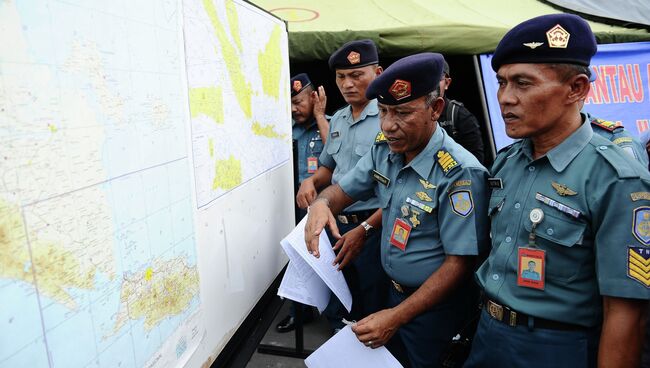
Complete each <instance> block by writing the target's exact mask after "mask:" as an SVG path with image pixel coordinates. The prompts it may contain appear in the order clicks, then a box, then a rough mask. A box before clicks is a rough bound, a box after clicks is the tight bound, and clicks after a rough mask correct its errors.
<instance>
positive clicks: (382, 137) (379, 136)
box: [375, 132, 388, 143]
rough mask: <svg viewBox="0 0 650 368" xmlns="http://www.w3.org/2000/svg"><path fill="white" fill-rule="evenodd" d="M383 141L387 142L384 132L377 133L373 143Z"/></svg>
mask: <svg viewBox="0 0 650 368" xmlns="http://www.w3.org/2000/svg"><path fill="white" fill-rule="evenodd" d="M384 142H388V139H386V136H385V135H384V132H379V133H377V136H376V137H375V143H384Z"/></svg>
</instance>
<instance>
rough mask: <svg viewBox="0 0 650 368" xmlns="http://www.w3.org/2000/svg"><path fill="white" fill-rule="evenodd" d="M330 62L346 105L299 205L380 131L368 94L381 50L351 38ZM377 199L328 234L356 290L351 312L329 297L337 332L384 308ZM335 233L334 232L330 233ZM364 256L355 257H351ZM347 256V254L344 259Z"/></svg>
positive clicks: (354, 209) (347, 214)
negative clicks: (348, 322)
mask: <svg viewBox="0 0 650 368" xmlns="http://www.w3.org/2000/svg"><path fill="white" fill-rule="evenodd" d="M329 66H330V68H331V69H332V71H334V73H335V75H336V85H337V87H338V88H339V91H340V92H341V94H342V95H343V98H344V99H345V102H347V103H348V105H347V106H345V107H343V108H342V109H340V110H338V111H337V112H336V113H334V115H333V116H332V118H331V119H330V131H329V137H328V139H327V143H325V147H324V149H323V152H322V153H321V155H320V157H319V161H318V166H319V167H318V170H317V171H316V173H315V174H314V175H313V176H311V177H309V178H307V179H306V180H304V181H303V182H302V184H301V186H300V189H299V191H298V195H297V197H296V201H297V203H298V206H299V207H300V208H307V206H308V205H309V204H310V203H311V202H312V201H313V200H314V199H315V198H316V192H317V190H320V189H322V188H325V187H326V186H328V185H330V184H332V183H334V184H336V183H338V181H339V180H340V179H341V178H342V177H343V175H345V174H346V173H347V172H348V171H350V170H352V168H353V167H354V165H355V164H356V163H357V161H359V159H360V158H361V157H362V156H363V155H364V154H366V153H367V152H368V151H369V150H370V148H371V147H372V145H373V143H374V140H375V137H376V136H377V133H379V118H378V110H377V101H376V100H375V99H368V98H366V89H367V88H368V85H369V84H370V83H371V82H372V81H373V80H374V79H375V78H376V77H377V75H379V74H380V73H381V72H382V68H381V66H379V57H378V55H377V48H376V47H375V44H374V43H373V42H372V41H371V40H358V41H351V42H348V43H346V44H344V45H343V46H341V47H340V48H339V49H338V50H336V51H335V52H334V53H332V55H331V57H330V59H329ZM378 207H379V201H378V200H377V198H368V199H367V200H364V201H358V202H355V203H352V204H350V206H348V207H347V208H346V209H345V211H342V212H341V213H340V214H339V215H338V216H337V218H336V221H337V224H338V226H339V229H340V230H341V234H343V235H342V237H341V238H340V239H339V238H338V237H330V240H332V242H333V243H335V245H334V249H335V250H339V249H341V250H342V251H341V252H340V253H339V254H341V257H340V258H337V262H339V266H340V267H341V268H342V269H343V272H344V275H345V278H346V280H347V282H348V285H349V286H350V291H351V293H352V300H353V302H352V313H351V315H349V316H347V315H345V313H343V312H344V309H343V306H342V305H341V304H340V302H338V299H336V298H331V301H330V304H329V305H328V307H327V309H326V310H325V312H324V314H325V315H326V316H327V317H328V319H329V320H330V324H331V326H332V328H333V329H334V330H336V329H338V328H341V327H343V323H342V322H341V317H346V318H348V319H350V318H352V319H361V318H363V317H364V316H367V315H368V314H370V313H373V312H376V311H377V310H380V309H381V308H383V305H384V301H385V299H386V297H385V294H386V289H387V288H386V284H387V283H388V280H386V278H385V276H384V274H383V272H382V270H381V265H380V264H379V234H378V232H377V231H375V229H376V228H378V227H379V225H380V223H381V211H380V210H378ZM330 235H331V234H330ZM356 254H361V256H359V257H357V258H356V259H355V260H354V261H352V257H351V256H352V255H356ZM345 255H348V256H347V257H344V256H345Z"/></svg>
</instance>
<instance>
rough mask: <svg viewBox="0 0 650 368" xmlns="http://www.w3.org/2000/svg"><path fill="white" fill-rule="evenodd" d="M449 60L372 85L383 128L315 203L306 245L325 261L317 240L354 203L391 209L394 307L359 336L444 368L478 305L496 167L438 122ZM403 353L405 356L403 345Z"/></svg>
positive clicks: (423, 57)
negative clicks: (468, 288) (475, 284)
mask: <svg viewBox="0 0 650 368" xmlns="http://www.w3.org/2000/svg"><path fill="white" fill-rule="evenodd" d="M442 64H443V58H442V55H440V54H434V53H423V54H417V55H412V56H409V57H406V58H403V59H400V60H398V61H396V62H395V63H394V64H393V65H391V66H390V67H389V68H388V69H387V70H386V71H385V72H384V73H383V74H381V75H380V76H379V77H377V79H376V80H375V81H374V82H372V84H371V85H370V87H369V88H368V91H367V92H366V96H367V97H368V98H369V99H372V98H377V100H378V102H379V104H378V106H379V115H380V121H381V129H382V132H381V133H379V134H378V136H377V138H376V140H375V144H374V145H373V147H372V149H371V150H370V152H369V153H368V154H366V155H365V156H363V157H362V158H361V160H359V162H358V163H357V165H356V166H355V167H354V169H352V170H351V171H349V172H348V173H347V174H346V175H345V176H344V177H342V178H341V179H340V180H339V181H338V183H337V184H336V185H332V186H330V187H328V188H326V189H325V190H324V191H323V192H321V194H320V195H319V196H318V199H317V200H316V201H314V202H313V203H312V205H311V207H310V213H309V217H308V222H307V225H306V228H305V239H306V242H307V245H308V248H309V250H310V252H312V254H314V255H315V256H319V251H318V235H317V234H319V233H320V232H321V231H322V230H323V228H324V227H325V226H326V225H328V226H330V227H331V228H332V229H333V230H332V231H333V232H334V233H336V232H337V230H336V227H337V223H336V222H335V221H334V219H335V217H334V215H335V214H337V213H340V212H341V211H342V210H343V209H344V208H345V207H346V206H348V205H349V204H350V203H353V202H354V201H355V200H364V199H367V198H371V197H376V198H378V200H379V206H380V208H382V232H381V264H382V266H383V269H384V271H385V272H386V274H387V276H388V277H389V278H390V279H391V286H390V291H389V297H388V305H387V307H388V308H387V309H383V310H381V311H379V312H377V313H374V314H372V315H370V316H368V317H366V318H364V319H362V320H361V321H359V322H357V323H356V324H355V325H354V327H353V331H354V332H355V333H356V335H357V338H358V339H359V340H360V341H361V342H363V343H365V344H366V345H368V346H371V347H378V346H381V345H384V344H386V343H388V342H389V340H391V337H392V340H391V341H390V344H389V345H388V347H389V349H391V351H393V352H394V353H395V354H396V356H397V357H398V359H401V360H402V362H403V363H404V364H406V365H410V366H413V367H437V366H438V359H439V355H440V352H441V349H442V348H443V347H444V346H445V345H446V344H447V343H448V342H449V341H451V337H452V336H453V335H454V334H455V333H456V332H457V329H458V328H459V324H460V323H461V321H462V320H463V319H464V317H465V313H464V311H465V310H466V307H467V306H468V305H469V304H468V303H467V301H466V297H467V296H469V295H468V294H467V293H463V292H460V288H461V286H462V285H464V284H467V283H468V282H471V278H470V276H471V273H472V271H473V264H474V261H475V256H476V255H477V254H478V252H479V248H480V247H481V245H482V244H483V245H484V246H487V239H488V234H487V228H488V224H487V222H488V220H487V212H486V211H487V196H488V193H487V184H486V179H487V170H486V169H485V168H484V167H483V166H481V164H480V163H479V162H478V160H477V159H476V158H475V157H474V156H473V155H472V154H471V153H469V152H468V151H467V150H465V149H464V148H462V147H461V146H460V145H459V144H457V143H456V142H454V141H453V140H452V139H451V138H450V137H449V136H448V135H447V133H446V132H445V131H444V129H441V128H439V127H438V125H437V119H438V118H439V117H440V114H441V112H442V110H443V107H444V101H443V99H442V97H440V92H439V87H438V82H439V79H440V76H441V74H442ZM400 346H401V347H402V348H404V349H405V350H406V351H405V352H406V354H405V355H406V356H403V355H401V352H400V351H399V350H397V351H396V349H398V347H400Z"/></svg>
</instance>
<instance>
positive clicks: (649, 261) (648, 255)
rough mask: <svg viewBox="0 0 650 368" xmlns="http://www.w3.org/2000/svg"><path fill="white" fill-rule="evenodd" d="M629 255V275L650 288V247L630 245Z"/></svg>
mask: <svg viewBox="0 0 650 368" xmlns="http://www.w3.org/2000/svg"><path fill="white" fill-rule="evenodd" d="M627 255H628V258H627V260H628V262H627V275H628V276H629V277H630V278H631V279H633V280H636V281H638V282H640V283H641V284H643V285H644V286H645V287H647V288H650V248H646V247H633V246H628V248H627Z"/></svg>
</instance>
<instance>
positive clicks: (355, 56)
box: [348, 51, 361, 65]
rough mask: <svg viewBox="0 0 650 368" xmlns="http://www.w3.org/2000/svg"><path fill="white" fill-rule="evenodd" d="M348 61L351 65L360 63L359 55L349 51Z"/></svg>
mask: <svg viewBox="0 0 650 368" xmlns="http://www.w3.org/2000/svg"><path fill="white" fill-rule="evenodd" d="M348 61H349V62H350V64H352V65H354V64H359V63H360V62H361V54H359V53H358V52H356V51H350V53H349V54H348Z"/></svg>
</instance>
